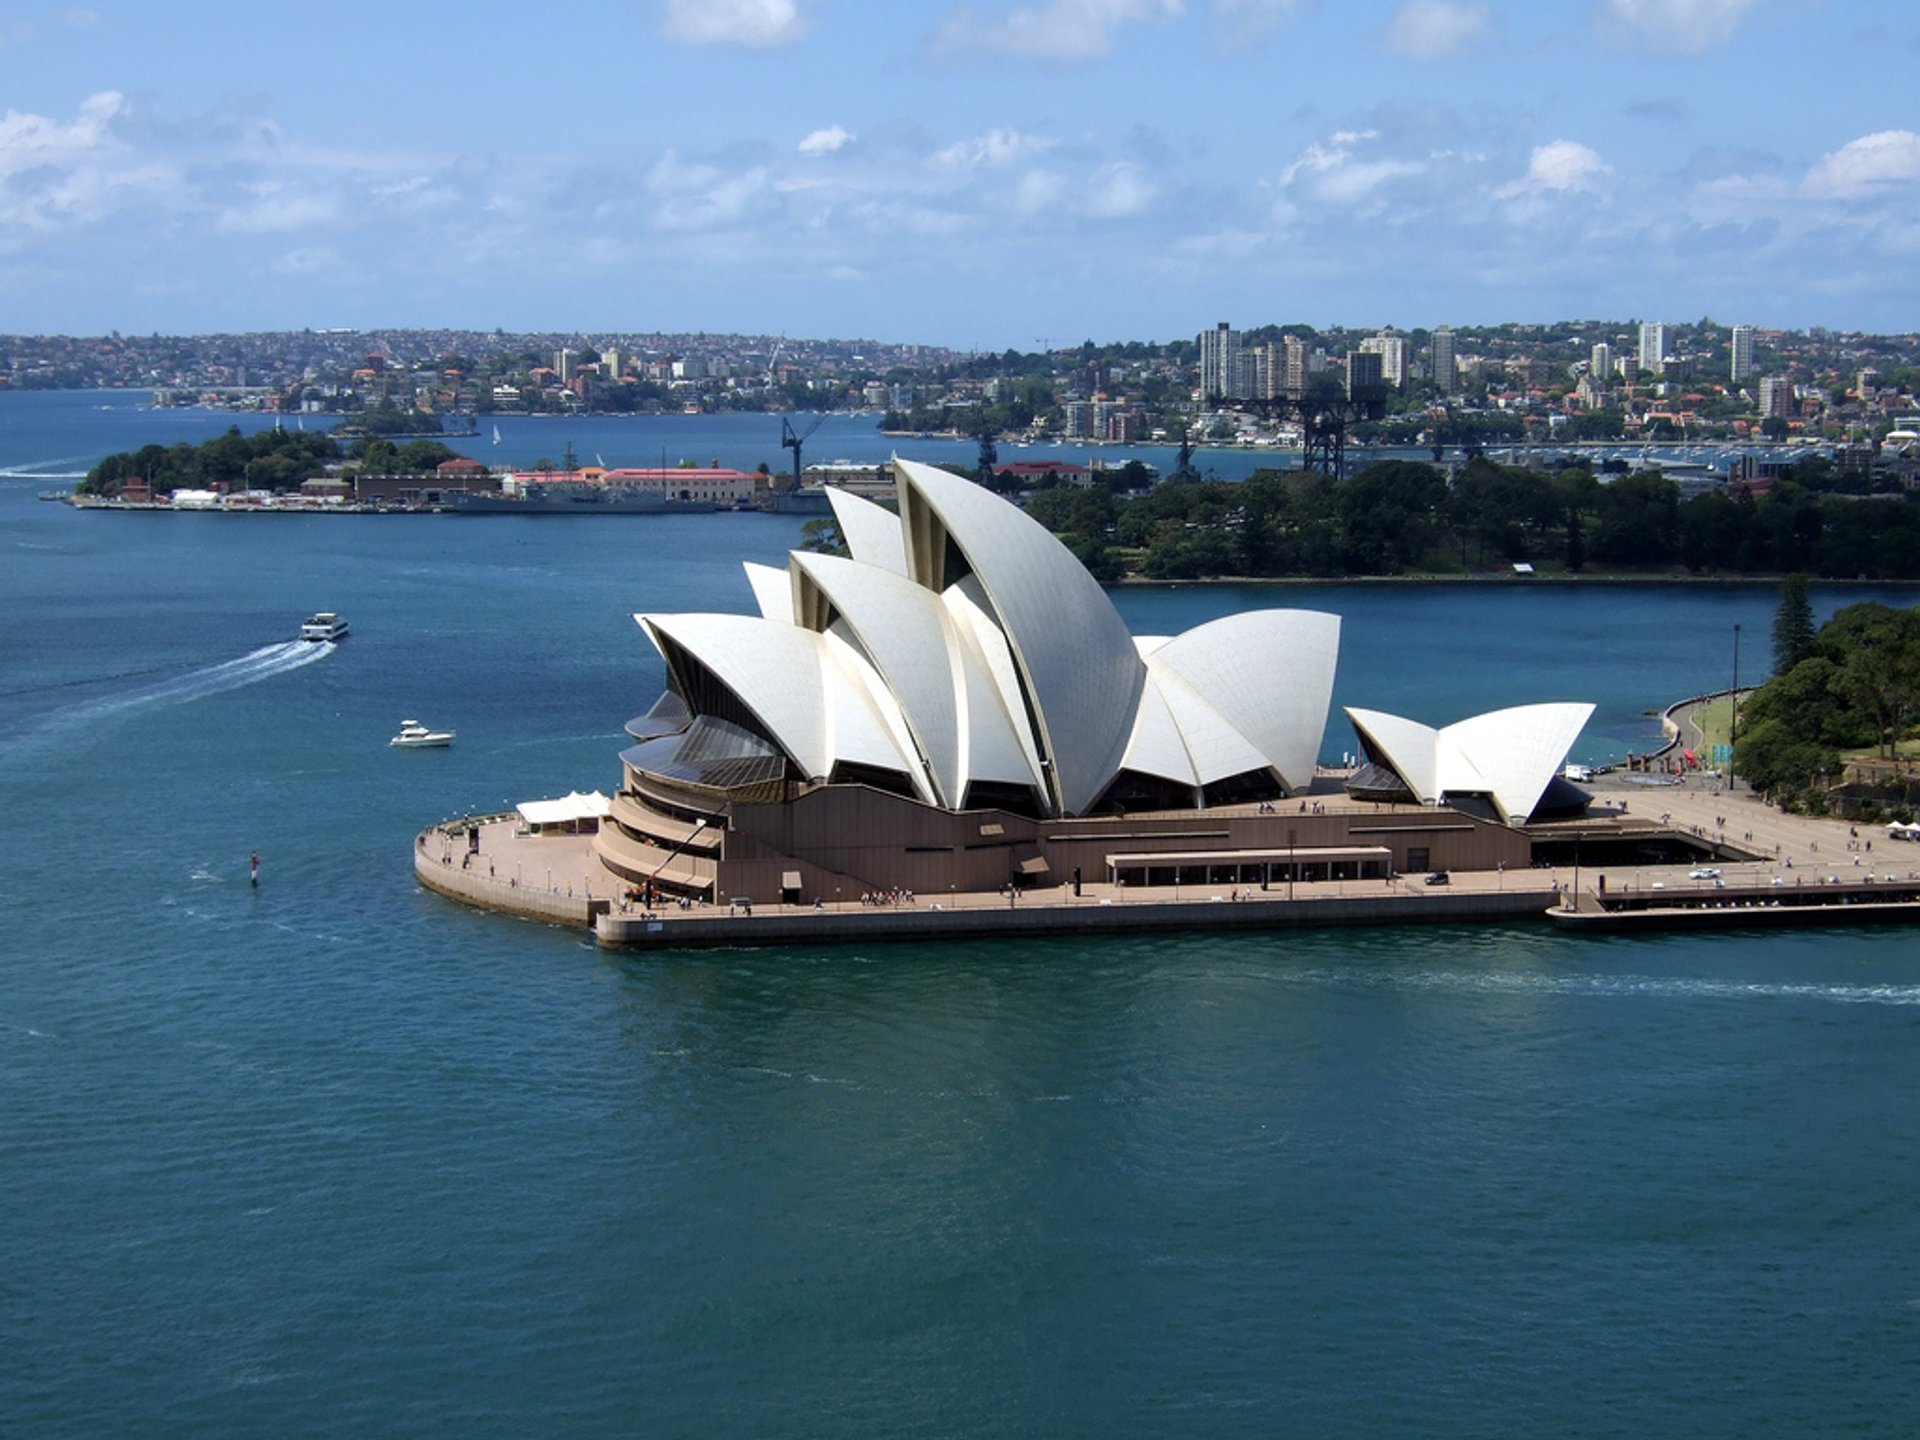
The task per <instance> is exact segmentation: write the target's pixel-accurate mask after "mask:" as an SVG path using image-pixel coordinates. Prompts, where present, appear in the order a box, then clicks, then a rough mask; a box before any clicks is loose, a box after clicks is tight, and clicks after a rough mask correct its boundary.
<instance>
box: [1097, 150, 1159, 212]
mask: <svg viewBox="0 0 1920 1440" xmlns="http://www.w3.org/2000/svg"><path fill="white" fill-rule="evenodd" d="M1159 196H1160V187H1159V186H1157V185H1155V184H1154V183H1153V181H1152V180H1151V179H1150V178H1149V177H1148V176H1147V175H1146V174H1145V173H1144V172H1142V171H1141V169H1140V168H1139V167H1138V166H1137V165H1128V164H1124V163H1121V164H1115V165H1107V166H1104V167H1102V168H1101V170H1100V171H1099V172H1098V173H1096V174H1095V175H1094V177H1093V183H1092V185H1091V186H1089V187H1088V190H1087V195H1086V198H1085V201H1084V209H1085V212H1086V213H1087V214H1088V215H1091V216H1093V217H1094V218H1095V219H1098V220H1125V219H1130V218H1131V217H1133V216H1135V215H1141V214H1144V213H1146V211H1147V210H1148V209H1149V208H1151V207H1152V205H1153V202H1154V201H1155V200H1156V199H1158V198H1159Z"/></svg>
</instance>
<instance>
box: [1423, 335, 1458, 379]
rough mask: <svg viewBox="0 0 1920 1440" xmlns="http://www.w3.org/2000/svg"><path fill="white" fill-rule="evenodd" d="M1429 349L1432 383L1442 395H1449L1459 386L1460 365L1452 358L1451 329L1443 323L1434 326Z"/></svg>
mask: <svg viewBox="0 0 1920 1440" xmlns="http://www.w3.org/2000/svg"><path fill="white" fill-rule="evenodd" d="M1431 349H1432V355H1431V360H1430V363H1431V364H1432V366H1433V383H1434V384H1435V385H1437V386H1439V387H1440V393H1441V394H1442V395H1451V394H1453V392H1454V391H1455V390H1457V389H1459V388H1460V367H1459V365H1458V364H1456V363H1455V361H1454V358H1453V331H1452V330H1451V329H1449V328H1448V327H1447V326H1445V325H1436V326H1434V327H1433V344H1432V347H1431Z"/></svg>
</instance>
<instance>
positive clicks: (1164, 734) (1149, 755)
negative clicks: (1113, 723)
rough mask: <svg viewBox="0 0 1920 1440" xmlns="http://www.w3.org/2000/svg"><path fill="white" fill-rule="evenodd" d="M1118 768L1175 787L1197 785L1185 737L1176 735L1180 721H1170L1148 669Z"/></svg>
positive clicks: (1170, 713) (1164, 700)
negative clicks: (1176, 785)
mask: <svg viewBox="0 0 1920 1440" xmlns="http://www.w3.org/2000/svg"><path fill="white" fill-rule="evenodd" d="M1121 765H1122V768H1124V769H1127V770H1133V771H1137V772H1138V773H1140V774H1142V775H1156V776H1158V777H1159V778H1161V779H1162V780H1171V781H1173V782H1174V783H1175V784H1179V785H1198V784H1199V783H1200V777H1199V776H1198V775H1197V774H1195V773H1194V768H1193V756H1192V755H1190V754H1188V753H1187V742H1186V737H1185V736H1183V735H1182V734H1181V733H1180V722H1179V721H1177V720H1175V719H1174V718H1173V708H1172V707H1171V706H1170V705H1168V704H1167V697H1166V694H1165V692H1164V691H1162V690H1161V688H1160V680H1159V677H1158V676H1156V675H1155V674H1154V673H1153V669H1152V667H1151V666H1149V667H1148V670H1147V683H1146V685H1145V686H1144V687H1143V688H1142V689H1141V691H1140V708H1139V709H1138V710H1137V711H1136V712H1135V714H1134V720H1133V734H1132V735H1131V736H1129V737H1128V739H1127V753H1126V757H1125V758H1124V759H1123V760H1122V761H1121Z"/></svg>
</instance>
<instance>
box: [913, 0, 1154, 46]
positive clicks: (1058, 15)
mask: <svg viewBox="0 0 1920 1440" xmlns="http://www.w3.org/2000/svg"><path fill="white" fill-rule="evenodd" d="M1185 12H1186V5H1185V0H1042V3H1040V4H1037V5H1018V6H1015V7H1014V8H1013V9H1012V10H1009V11H1008V12H1007V13H1006V14H1005V15H1004V16H1002V17H1001V18H999V19H997V20H987V21H980V20H976V19H975V18H974V17H973V14H972V12H971V11H968V10H964V9H963V10H960V11H958V12H956V13H955V14H953V15H952V16H950V17H949V18H948V19H947V21H946V22H945V23H944V24H942V25H941V26H940V28H939V29H938V30H936V31H935V32H934V34H933V36H932V39H931V42H930V43H931V46H932V48H933V49H934V50H935V51H936V52H938V53H945V52H950V51H959V52H964V51H975V50H988V51H998V52H1000V53H1002V54H1006V55H1019V56H1023V57H1025V58H1027V59H1029V60H1094V59H1098V58H1099V57H1100V56H1102V55H1105V54H1107V53H1108V51H1110V50H1111V49H1112V48H1113V38H1114V35H1115V33H1116V32H1117V31H1119V30H1122V29H1124V28H1125V27H1127V26H1129V25H1144V24H1151V23H1153V22H1156V21H1161V20H1172V19H1177V18H1178V17H1179V16H1181V15H1182V14H1184V13H1185Z"/></svg>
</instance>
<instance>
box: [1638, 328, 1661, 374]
mask: <svg viewBox="0 0 1920 1440" xmlns="http://www.w3.org/2000/svg"><path fill="white" fill-rule="evenodd" d="M1639 360H1640V368H1641V369H1642V370H1651V371H1652V372H1653V373H1654V374H1656V375H1658V374H1659V373H1660V372H1661V371H1662V370H1663V369H1664V368H1666V363H1667V327H1666V326H1664V325H1662V324H1660V323H1659V322H1658V321H1656V320H1642V321H1641V322H1640V355H1639Z"/></svg>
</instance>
